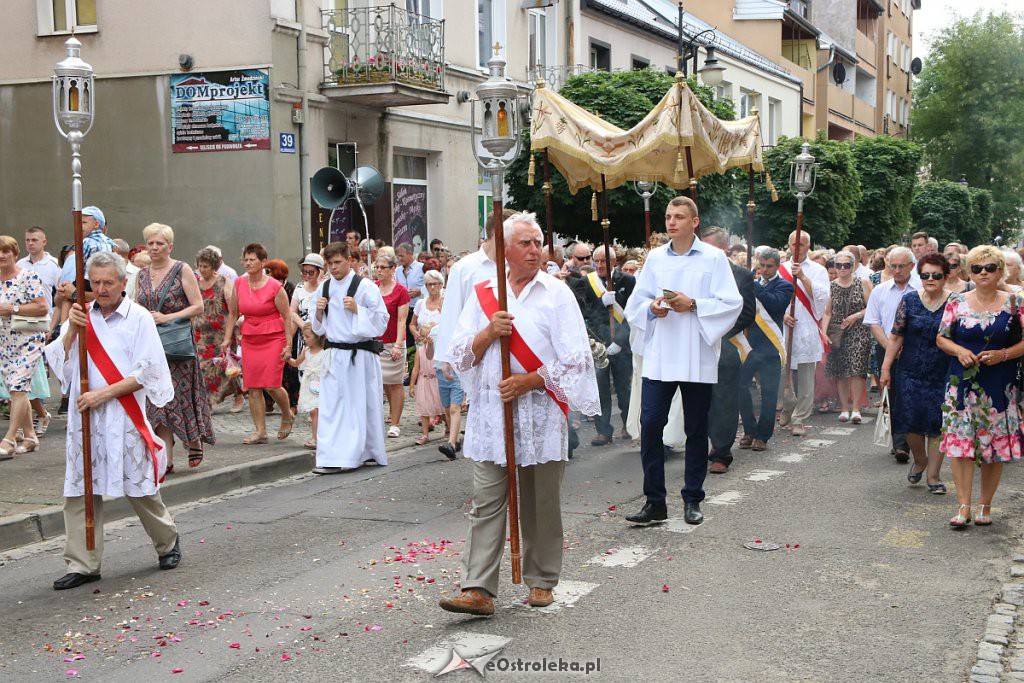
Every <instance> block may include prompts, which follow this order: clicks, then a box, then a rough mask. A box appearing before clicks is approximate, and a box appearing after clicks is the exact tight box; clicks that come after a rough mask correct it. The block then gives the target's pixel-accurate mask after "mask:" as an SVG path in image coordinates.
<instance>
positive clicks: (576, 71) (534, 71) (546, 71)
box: [526, 64, 597, 92]
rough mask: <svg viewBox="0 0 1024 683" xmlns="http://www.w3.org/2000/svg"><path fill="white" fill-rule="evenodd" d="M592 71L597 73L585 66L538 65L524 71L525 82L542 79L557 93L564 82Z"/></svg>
mask: <svg viewBox="0 0 1024 683" xmlns="http://www.w3.org/2000/svg"><path fill="white" fill-rule="evenodd" d="M594 71H597V69H595V68H593V67H589V66H587V65H585V64H569V65H567V66H542V65H540V64H538V65H537V66H535V67H532V68H527V69H526V80H527V82H529V83H530V84H533V83H536V82H537V79H538V78H543V79H544V83H545V84H546V85H547V87H549V88H551V89H552V90H554V91H555V92H558V91H559V90H561V89H562V86H563V85H565V82H566V81H567V80H569V79H570V78H572V77H573V76H579V75H580V74H589V73H592V72H594Z"/></svg>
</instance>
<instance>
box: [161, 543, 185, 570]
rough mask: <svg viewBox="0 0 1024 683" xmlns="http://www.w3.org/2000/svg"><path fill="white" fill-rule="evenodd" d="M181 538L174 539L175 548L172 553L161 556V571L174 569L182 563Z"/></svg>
mask: <svg viewBox="0 0 1024 683" xmlns="http://www.w3.org/2000/svg"><path fill="white" fill-rule="evenodd" d="M180 543H181V537H180V536H179V537H178V538H176V539H174V547H173V548H171V552H169V553H167V554H166V555H161V556H160V569H174V568H175V567H177V566H178V564H179V563H180V562H181V548H180V547H179V544H180Z"/></svg>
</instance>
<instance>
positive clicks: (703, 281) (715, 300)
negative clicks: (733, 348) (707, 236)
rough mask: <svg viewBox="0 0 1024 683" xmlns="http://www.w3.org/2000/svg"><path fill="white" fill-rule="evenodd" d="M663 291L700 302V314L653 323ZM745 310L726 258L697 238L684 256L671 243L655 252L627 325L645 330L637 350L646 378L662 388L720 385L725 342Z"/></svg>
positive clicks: (639, 283)
mask: <svg viewBox="0 0 1024 683" xmlns="http://www.w3.org/2000/svg"><path fill="white" fill-rule="evenodd" d="M664 289H670V290H672V291H675V292H682V293H683V294H685V295H686V296H688V297H690V298H692V299H695V300H696V302H697V311H696V313H690V312H683V313H676V312H675V311H671V310H670V311H669V312H668V315H666V316H665V317H664V318H656V317H654V314H653V313H651V311H650V306H651V302H653V301H654V299H656V298H657V297H659V296H662V290H664ZM742 309H743V297H741V296H740V292H739V290H738V289H737V288H736V279H735V278H734V277H733V275H732V269H731V268H730V266H729V259H728V258H726V256H725V252H723V251H721V250H720V249H716V248H715V247H712V246H710V245H707V244H704V243H703V242H701V241H700V240H699V239H697V238H694V240H693V245H692V246H691V247H690V250H689V251H688V252H686V253H685V254H676V253H675V252H674V251H672V244H671V242H670V243H669V244H665V245H662V246H660V247H658V248H656V249H654V250H652V251H651V253H650V254H648V256H647V260H646V261H645V262H644V268H643V270H641V271H640V273H639V275H638V276H637V279H636V287H635V288H634V289H633V294H632V295H631V296H630V297H629V301H627V302H626V320H628V321H629V324H630V325H632V326H633V327H637V328H641V329H643V335H642V336H641V335H638V337H639V338H638V339H637V341H638V342H639V344H636V345H634V346H633V348H634V349H636V348H637V346H640V347H642V353H641V354H640V355H643V358H644V365H643V376H644V377H645V378H647V379H653V380H659V381H663V382H669V381H672V382H700V383H703V384H715V383H716V382H718V354H719V351H720V349H721V343H722V336H723V335H725V333H726V332H728V331H729V330H730V328H732V326H733V325H735V324H736V319H737V318H738V317H739V315H740V311H741V310H742ZM638 353H639V352H638Z"/></svg>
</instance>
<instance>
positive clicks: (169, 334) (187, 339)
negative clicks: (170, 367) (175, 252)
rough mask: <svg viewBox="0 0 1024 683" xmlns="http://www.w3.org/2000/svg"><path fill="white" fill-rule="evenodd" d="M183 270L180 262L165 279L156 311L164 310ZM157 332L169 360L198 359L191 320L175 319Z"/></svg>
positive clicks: (157, 329)
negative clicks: (176, 280)
mask: <svg viewBox="0 0 1024 683" xmlns="http://www.w3.org/2000/svg"><path fill="white" fill-rule="evenodd" d="M181 268H182V263H181V261H179V262H178V264H177V265H176V266H174V268H173V269H172V270H171V272H170V273H168V275H167V277H166V278H164V284H163V285H162V286H161V287H160V291H161V294H160V299H159V301H158V302H157V304H156V308H155V309H154V310H156V311H159V310H160V309H161V308H163V305H164V301H166V300H167V295H168V294H170V292H171V287H173V286H174V279H175V278H176V277H177V276H178V273H179V272H180V271H181ZM156 331H157V334H159V335H160V343H161V344H162V345H163V347H164V355H165V356H167V360H175V361H181V360H192V359H193V358H195V357H196V344H195V341H194V340H193V338H192V321H191V320H187V319H185V318H175V319H174V320H172V321H170V322H166V323H160V324H158V325H157V326H156Z"/></svg>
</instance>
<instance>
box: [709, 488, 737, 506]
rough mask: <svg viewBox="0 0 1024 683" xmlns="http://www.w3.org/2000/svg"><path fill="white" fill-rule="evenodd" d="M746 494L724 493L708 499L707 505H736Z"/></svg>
mask: <svg viewBox="0 0 1024 683" xmlns="http://www.w3.org/2000/svg"><path fill="white" fill-rule="evenodd" d="M744 495H746V494H744V493H743V492H742V491H723V492H722V493H719V494H718V495H717V496H712V497H710V498H708V499H707V500H706V501H704V502H705V503H708V504H709V505H735V504H736V503H738V502H739V501H740V498H742V497H743V496H744Z"/></svg>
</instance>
